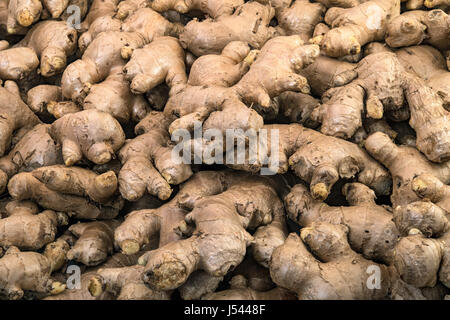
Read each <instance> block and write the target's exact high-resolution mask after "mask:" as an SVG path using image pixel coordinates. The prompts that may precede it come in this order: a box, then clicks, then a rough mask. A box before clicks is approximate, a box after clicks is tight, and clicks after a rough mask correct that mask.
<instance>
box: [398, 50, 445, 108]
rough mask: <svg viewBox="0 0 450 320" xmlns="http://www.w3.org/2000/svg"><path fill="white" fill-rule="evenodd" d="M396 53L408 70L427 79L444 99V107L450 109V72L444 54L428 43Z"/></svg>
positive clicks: (427, 82)
mask: <svg viewBox="0 0 450 320" xmlns="http://www.w3.org/2000/svg"><path fill="white" fill-rule="evenodd" d="M395 53H396V54H397V58H398V60H399V61H400V63H401V64H402V65H403V66H404V67H405V69H406V71H408V72H411V73H414V74H416V75H417V76H419V77H420V78H422V79H423V80H425V82H426V84H427V85H428V86H429V87H431V88H432V89H433V90H434V91H435V92H436V93H437V94H438V96H439V97H440V98H441V99H442V100H443V103H444V108H445V109H447V111H448V110H450V72H449V71H448V70H447V66H446V61H445V58H444V57H443V56H442V54H441V53H440V52H439V51H438V50H436V49H435V48H433V47H431V46H427V45H422V46H412V47H408V48H403V49H400V50H397V51H396V52H395Z"/></svg>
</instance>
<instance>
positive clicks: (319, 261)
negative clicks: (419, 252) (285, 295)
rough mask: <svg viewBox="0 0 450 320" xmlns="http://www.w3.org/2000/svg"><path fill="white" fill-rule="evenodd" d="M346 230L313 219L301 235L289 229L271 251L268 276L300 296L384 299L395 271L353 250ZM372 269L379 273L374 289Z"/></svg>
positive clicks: (395, 280)
mask: <svg viewBox="0 0 450 320" xmlns="http://www.w3.org/2000/svg"><path fill="white" fill-rule="evenodd" d="M347 234H348V228H347V227H345V226H343V225H333V224H329V223H326V222H314V223H313V224H312V225H311V226H310V227H307V228H303V229H301V230H300V236H298V235H297V234H295V233H291V234H290V235H289V236H288V238H287V240H286V242H285V243H284V244H283V245H282V246H280V247H278V248H277V249H275V251H274V253H273V255H272V260H271V261H270V276H271V278H272V279H273V281H274V282H275V283H276V284H277V285H278V286H280V287H283V288H286V289H288V290H290V291H292V292H295V293H296V294H297V296H298V298H299V299H302V300H316V299H321V300H329V299H331V300H340V299H345V300H346V299H364V300H366V299H386V298H387V297H388V296H389V292H390V288H391V287H392V286H393V285H394V284H395V283H396V282H397V281H398V280H399V279H398V274H397V273H396V271H395V269H394V268H393V267H386V266H385V265H382V264H377V263H375V262H373V261H371V260H366V259H365V258H363V257H362V256H361V255H359V254H357V253H356V252H355V251H353V250H352V249H351V248H350V245H349V244H348V242H347ZM374 269H376V270H378V272H379V275H380V277H379V283H378V284H379V287H377V289H376V290H374V289H373V288H372V289H371V286H370V285H371V284H372V283H371V281H370V279H369V277H370V274H372V273H373V270H374ZM371 270H372V271H371Z"/></svg>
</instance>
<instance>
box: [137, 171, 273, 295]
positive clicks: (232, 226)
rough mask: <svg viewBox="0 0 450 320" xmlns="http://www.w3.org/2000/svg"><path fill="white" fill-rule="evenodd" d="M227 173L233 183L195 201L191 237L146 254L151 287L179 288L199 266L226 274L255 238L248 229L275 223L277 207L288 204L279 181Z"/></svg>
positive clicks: (147, 280)
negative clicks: (279, 195)
mask: <svg viewBox="0 0 450 320" xmlns="http://www.w3.org/2000/svg"><path fill="white" fill-rule="evenodd" d="M224 178H225V179H227V178H228V179H230V180H231V183H229V184H228V183H227V185H226V186H223V187H225V188H223V189H222V190H219V191H218V193H217V194H215V195H211V196H203V197H201V198H200V199H198V200H197V201H195V203H194V204H193V208H192V210H191V211H190V212H189V214H187V215H186V217H185V221H186V223H185V224H184V225H186V226H190V225H191V226H192V229H193V230H192V232H189V233H190V234H191V236H190V237H189V238H187V239H183V240H179V241H174V242H170V243H168V244H166V245H164V246H160V247H159V248H158V249H156V250H153V251H149V252H148V253H147V254H146V255H145V256H143V257H141V261H140V264H143V265H145V268H144V272H143V280H144V282H145V283H147V284H148V285H149V286H150V287H151V288H153V289H157V290H170V289H175V288H177V287H179V286H180V285H182V284H183V283H185V282H186V280H187V279H188V277H189V275H191V274H192V273H193V272H194V271H196V270H203V271H206V272H207V273H208V274H210V275H213V276H216V277H217V276H223V275H225V274H226V273H227V272H228V271H229V270H230V269H232V268H234V267H235V266H237V265H238V264H240V263H241V262H242V260H243V258H244V256H245V253H246V247H247V246H248V245H250V243H251V242H252V240H253V237H252V236H251V235H250V234H249V233H248V232H247V231H246V229H254V228H256V227H258V226H260V225H265V224H268V223H270V222H271V221H272V219H273V216H274V215H275V212H276V211H277V210H280V209H282V204H281V200H280V199H279V197H278V195H277V191H276V188H277V182H276V181H273V182H271V181H270V180H266V179H264V178H259V177H252V176H250V175H239V174H237V175H232V174H231V175H230V176H229V177H228V175H225V177H224ZM236 178H237V179H236ZM233 180H234V181H233ZM225 181H226V180H225ZM217 187H220V186H217ZM217 187H216V188H217ZM181 199H183V198H181ZM194 225H195V227H194ZM183 229H184V228H181V230H183ZM187 231H189V229H188V230H187ZM167 274H171V276H170V277H166V276H165V275H167Z"/></svg>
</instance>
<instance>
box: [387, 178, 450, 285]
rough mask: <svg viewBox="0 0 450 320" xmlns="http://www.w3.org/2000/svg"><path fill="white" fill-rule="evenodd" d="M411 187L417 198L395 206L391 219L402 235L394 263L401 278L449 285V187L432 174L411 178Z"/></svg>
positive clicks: (408, 280)
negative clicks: (418, 198) (392, 218)
mask: <svg viewBox="0 0 450 320" xmlns="http://www.w3.org/2000/svg"><path fill="white" fill-rule="evenodd" d="M411 189H412V190H413V191H414V192H415V193H416V194H417V196H419V197H420V200H418V201H415V202H412V203H409V204H407V205H400V206H397V207H396V208H395V210H394V220H395V223H396V224H397V226H398V228H399V230H400V231H401V232H402V233H403V234H404V235H405V237H404V238H402V239H401V241H400V242H399V243H398V245H397V247H396V250H395V252H396V254H395V257H394V264H395V266H396V268H397V270H398V271H399V273H400V275H401V277H402V279H403V280H404V281H405V282H407V283H408V284H410V285H413V286H416V287H418V288H422V287H434V286H435V284H436V283H437V280H438V279H439V281H440V282H441V283H443V284H444V285H445V286H447V287H449V286H450V232H449V230H450V221H449V220H448V217H449V212H450V201H449V199H450V187H449V186H447V185H445V184H444V183H442V182H441V181H440V180H439V179H438V178H436V177H435V176H433V175H431V174H427V173H424V174H421V175H419V176H417V177H415V178H414V180H413V181H412V183H411Z"/></svg>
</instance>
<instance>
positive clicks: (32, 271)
mask: <svg viewBox="0 0 450 320" xmlns="http://www.w3.org/2000/svg"><path fill="white" fill-rule="evenodd" d="M52 271H53V270H52V261H51V260H50V259H48V258H47V257H45V256H44V255H42V254H40V253H37V252H31V251H29V252H20V250H19V249H18V248H16V247H10V248H9V249H8V251H6V253H5V255H4V256H3V257H2V258H1V259H0V294H1V296H2V297H3V298H6V299H8V300H19V299H21V298H22V297H23V295H24V291H25V290H29V291H34V292H39V293H49V294H58V293H60V292H62V291H64V289H65V285H63V284H62V283H59V282H56V281H53V280H52V279H51V278H50V275H51V273H52Z"/></svg>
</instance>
